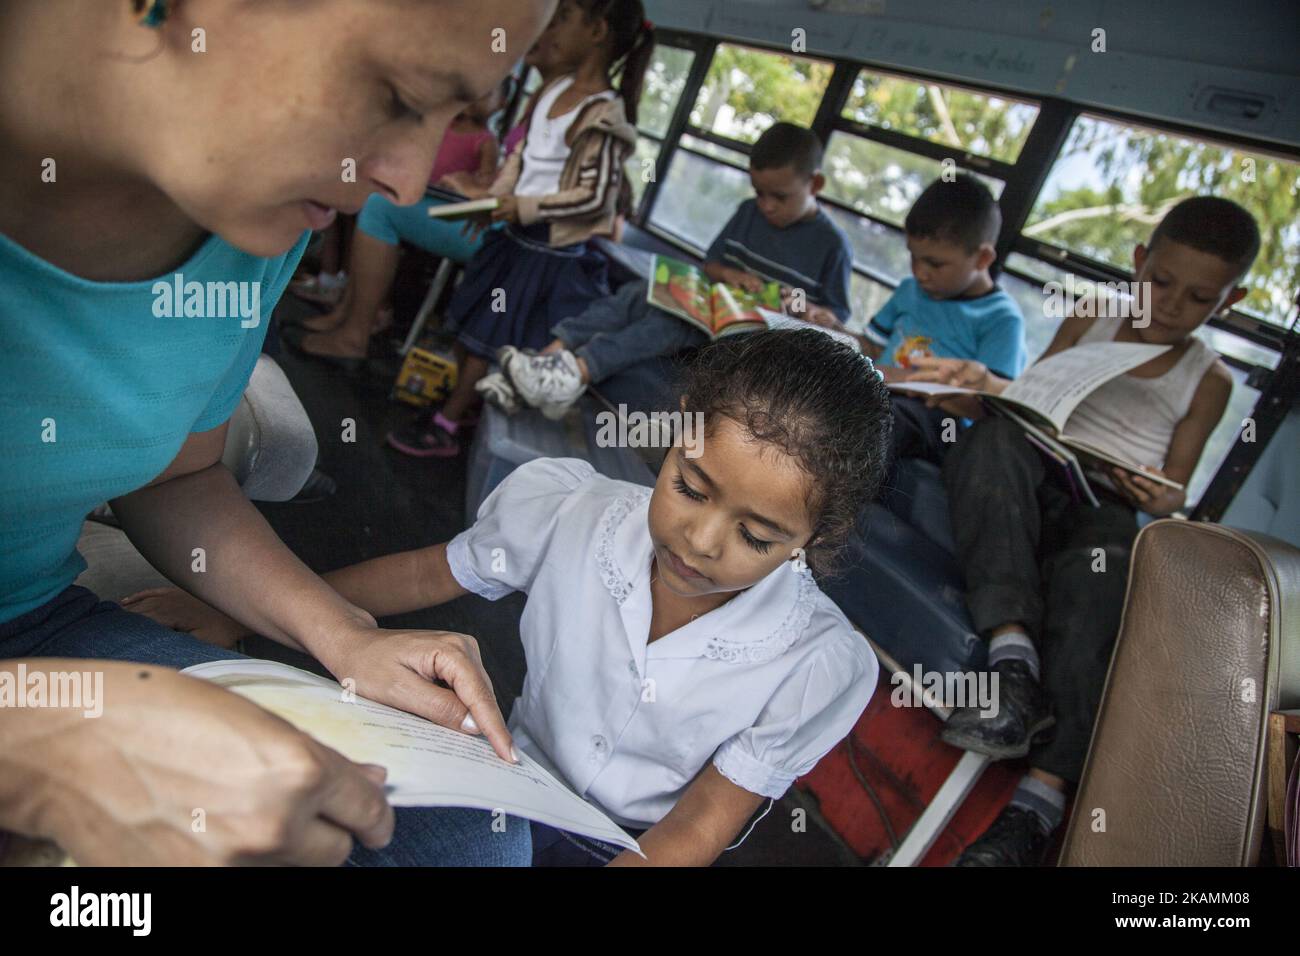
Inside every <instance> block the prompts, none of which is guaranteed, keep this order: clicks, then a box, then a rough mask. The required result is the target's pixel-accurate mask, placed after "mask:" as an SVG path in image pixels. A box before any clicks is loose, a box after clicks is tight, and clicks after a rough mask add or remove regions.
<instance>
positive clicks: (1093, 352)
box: [1001, 342, 1172, 434]
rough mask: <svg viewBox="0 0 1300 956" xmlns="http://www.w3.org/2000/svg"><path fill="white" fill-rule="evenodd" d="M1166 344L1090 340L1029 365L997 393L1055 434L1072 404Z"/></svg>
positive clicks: (1074, 404)
mask: <svg viewBox="0 0 1300 956" xmlns="http://www.w3.org/2000/svg"><path fill="white" fill-rule="evenodd" d="M1170 348H1172V346H1169V345H1142V344H1137V343H1130V342H1090V343H1088V344H1087V345H1076V346H1075V347H1074V348H1069V349H1066V350H1065V351H1063V352H1057V353H1056V354H1055V355H1053V356H1052V357H1050V358H1046V359H1043V360H1042V361H1041V362H1038V363H1036V364H1034V365H1031V366H1029V368H1027V369H1025V371H1024V372H1023V373H1022V374H1021V376H1020V377H1019V378H1018V379H1016V380H1015V381H1014V382H1012V383H1011V384H1010V385H1008V386H1007V387H1006V388H1005V389H1003V391H1002V395H1001V397H1002V398H1004V399H1006V400H1008V401H1012V402H1017V403H1019V404H1021V405H1024V406H1026V407H1028V408H1030V409H1032V410H1033V411H1035V412H1037V413H1038V414H1040V415H1042V416H1043V417H1044V418H1045V419H1046V420H1047V421H1049V422H1051V423H1052V426H1053V427H1054V428H1055V429H1056V431H1057V433H1058V434H1059V433H1060V431H1061V429H1063V428H1064V427H1065V421H1066V419H1068V418H1069V417H1070V413H1071V412H1073V411H1074V409H1075V407H1076V406H1077V405H1078V404H1079V403H1080V402H1082V401H1083V400H1084V399H1085V398H1087V397H1088V396H1089V395H1090V394H1092V392H1093V391H1094V390H1095V389H1097V388H1098V386H1100V385H1103V384H1104V383H1106V382H1108V381H1110V380H1111V379H1112V378H1115V377H1116V376H1117V375H1123V374H1124V373H1125V372H1127V371H1129V370H1130V369H1134V368H1137V367H1138V366H1139V365H1142V364H1143V363H1145V362H1149V361H1151V359H1153V358H1155V357H1156V356H1157V355H1161V354H1163V353H1164V352H1167V351H1168V350H1169V349H1170Z"/></svg>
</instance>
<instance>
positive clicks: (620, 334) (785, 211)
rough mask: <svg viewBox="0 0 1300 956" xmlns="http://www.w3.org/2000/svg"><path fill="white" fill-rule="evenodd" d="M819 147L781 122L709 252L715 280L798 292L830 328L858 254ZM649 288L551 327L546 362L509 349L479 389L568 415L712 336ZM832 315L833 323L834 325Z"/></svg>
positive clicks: (841, 309)
mask: <svg viewBox="0 0 1300 956" xmlns="http://www.w3.org/2000/svg"><path fill="white" fill-rule="evenodd" d="M821 160H822V145H821V141H820V140H818V138H817V135H816V134H815V133H813V132H812V130H809V129H806V128H804V127H801V126H795V125H794V124H792V123H777V124H775V125H774V126H772V127H771V128H770V129H769V130H767V132H765V133H764V134H763V135H762V136H760V137H759V138H758V141H757V142H756V143H755V144H754V148H753V150H752V152H751V155H750V162H749V178H750V181H751V182H752V183H753V186H754V193H755V196H754V198H753V199H747V200H745V201H744V202H743V203H741V204H740V206H739V208H738V209H737V210H736V212H735V214H734V215H733V216H732V217H731V219H730V220H729V221H728V222H727V224H726V225H725V226H723V228H722V231H721V232H720V233H719V234H718V236H717V238H716V239H714V240H713V243H712V245H710V246H709V250H708V252H707V253H706V255H705V263H704V267H703V269H704V273H705V274H706V275H707V276H708V277H709V279H710V280H712V281H714V282H725V283H727V284H729V285H735V286H740V287H741V288H745V289H750V290H755V291H756V290H758V289H760V288H762V286H763V285H764V284H765V283H766V282H777V283H780V284H781V285H782V286H785V287H787V288H789V289H792V290H795V289H797V290H801V291H802V292H803V296H802V298H803V300H804V301H805V302H806V304H807V306H808V310H807V313H806V317H807V318H810V319H812V318H818V320H819V321H821V322H823V323H827V324H829V323H833V322H842V321H845V320H847V319H848V318H849V315H850V313H851V309H850V306H849V280H850V278H851V276H852V250H851V247H850V246H849V240H848V237H847V236H846V235H845V234H844V231H843V230H842V229H841V228H840V227H839V226H838V225H836V224H835V223H834V222H833V221H832V220H831V218H830V216H828V215H827V214H826V213H825V211H824V210H822V209H821V207H820V206H819V205H818V203H817V198H816V197H817V194H818V193H819V192H821V190H822V187H823V186H824V185H825V182H826V180H825V178H824V177H823V176H822V174H821V171H820V168H821ZM646 293H647V288H646V282H645V281H640V282H629V283H627V284H626V285H624V286H622V287H621V288H620V289H619V290H618V291H617V292H616V293H615V294H614V295H612V296H610V297H608V298H606V299H601V300H599V301H598V302H595V303H593V304H592V305H591V306H590V307H589V308H587V309H586V310H585V311H584V312H583V313H582V314H580V315H577V316H574V317H573V318H570V319H565V320H564V321H563V322H560V323H559V324H557V325H556V326H555V328H553V329H552V330H551V333H552V334H553V335H554V336H555V339H554V341H552V342H551V343H550V345H548V346H547V347H546V349H545V350H544V351H543V352H542V353H541V354H540V355H530V354H527V353H525V352H522V351H520V350H518V349H515V348H512V347H509V346H507V347H506V348H503V349H502V350H501V352H500V353H499V354H498V357H497V358H498V361H499V362H500V363H501V372H500V373H498V374H496V375H490V376H488V377H487V378H485V379H483V380H482V381H481V382H480V383H479V385H478V390H479V392H480V393H481V394H482V395H483V397H484V398H485V399H486V400H488V401H490V402H492V403H493V404H494V405H496V406H497V407H499V408H501V409H503V410H505V411H507V412H512V411H515V410H516V409H518V408H519V407H520V405H531V406H533V407H535V408H540V409H541V410H542V412H543V414H546V415H547V416H549V417H552V418H559V417H562V416H563V415H564V413H565V411H566V410H567V409H568V408H569V406H570V405H572V404H573V403H574V402H575V401H577V399H578V396H580V395H581V394H582V392H583V391H584V390H585V389H586V387H587V385H589V384H591V383H592V382H599V381H601V380H603V379H606V378H608V377H610V376H611V375H614V374H615V373H617V372H620V371H622V370H623V369H625V368H628V367H629V366H631V365H634V364H636V363H637V362H640V361H642V360H644V359H647V358H652V357H655V356H660V355H671V354H673V353H675V352H678V351H680V350H681V349H684V348H689V347H692V346H697V345H701V344H703V343H704V342H706V341H708V338H707V336H706V335H705V334H704V333H703V332H701V331H699V330H698V329H696V328H694V327H693V326H691V325H689V324H687V323H686V322H683V321H682V320H681V319H678V318H676V317H675V316H672V315H669V314H668V313H666V312H663V311H661V310H659V309H656V308H654V307H653V306H651V305H650V304H649V303H648V302H647V301H646ZM832 316H833V318H831V317H832Z"/></svg>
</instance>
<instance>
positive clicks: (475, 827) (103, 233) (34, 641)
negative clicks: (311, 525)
mask: <svg viewBox="0 0 1300 956" xmlns="http://www.w3.org/2000/svg"><path fill="white" fill-rule="evenodd" d="M554 5H555V4H554V0H533V2H526V3H520V2H518V0H445V2H442V3H438V4H422V3H404V2H383V3H371V2H359V0H304V2H300V3H292V4H259V3H251V2H228V0H221V2H218V0H111V2H107V0H95V2H81V3H73V2H70V0H69V2H64V3H51V2H49V0H9V2H7V3H5V4H4V5H3V6H2V7H0V89H4V90H5V91H6V94H5V96H4V97H2V98H0V141H3V142H4V149H3V150H0V403H2V404H3V406H4V413H3V416H2V417H0V672H6V671H7V672H8V673H7V674H3V676H4V677H5V678H7V680H8V681H9V682H10V683H11V686H12V682H13V681H16V680H18V679H19V678H20V676H21V678H22V679H24V680H30V679H31V676H32V675H33V674H35V673H38V672H41V671H45V672H50V673H53V672H56V671H57V672H67V671H97V672H102V673H103V675H104V688H103V699H104V701H105V702H106V706H104V708H103V713H102V716H100V717H98V718H97V719H96V722H95V724H94V725H93V726H88V725H87V722H86V721H87V718H85V717H83V716H81V715H80V714H79V713H78V714H77V715H76V716H75V717H72V716H70V712H69V711H67V710H57V709H44V708H0V831H6V830H7V831H12V832H18V833H25V834H28V835H32V836H42V837H48V838H52V839H54V840H56V841H57V842H58V843H59V844H61V845H62V846H63V847H64V848H65V849H67V850H68V851H69V852H70V853H71V854H72V856H73V857H74V859H76V860H78V861H79V862H82V863H87V864H119V863H163V864H176V863H213V862H215V863H227V862H253V861H256V862H291V863H339V862H342V861H343V860H344V859H345V858H346V857H349V854H350V853H351V862H354V863H391V862H410V863H438V862H452V863H483V862H491V863H511V862H520V861H526V860H527V858H528V845H527V837H526V833H527V828H526V827H522V826H521V827H515V828H513V830H514V833H515V834H518V836H515V837H513V838H512V837H510V836H508V835H503V834H500V833H493V829H492V827H490V826H489V823H490V822H491V821H490V819H488V818H487V816H486V815H480V814H477V813H476V812H474V811H461V810H441V811H439V810H400V811H397V813H396V815H395V814H394V812H393V811H392V810H391V808H389V807H388V806H387V803H386V801H385V799H384V795H383V789H382V782H383V771H382V769H381V768H377V767H367V766H362V765H358V764H355V763H352V762H350V761H348V760H346V759H344V758H343V757H342V756H341V755H339V754H337V753H335V752H333V751H330V750H328V749H326V748H324V747H323V746H321V745H320V744H318V743H316V742H315V741H313V740H312V739H311V738H309V737H307V736H306V735H304V734H302V733H299V732H298V731H296V730H294V729H293V728H291V727H290V726H289V725H288V724H285V723H283V722H282V721H280V720H279V719H277V718H274V717H272V716H271V715H269V714H267V713H266V712H264V711H262V710H260V709H259V708H257V707H256V706H254V705H253V704H251V703H249V702H247V701H245V700H243V699H242V698H239V697H237V696H235V695H233V694H231V693H229V692H227V691H224V690H221V689H219V688H216V687H214V686H209V685H206V684H204V683H203V682H201V681H194V680H190V679H187V678H183V677H180V676H179V675H177V674H176V673H175V672H174V671H173V670H170V669H167V668H175V667H184V666H188V665H190V664H194V663H199V662H201V661H204V660H212V659H215V658H220V657H223V656H229V655H228V654H226V653H225V652H222V651H221V650H219V649H217V648H215V647H212V646H209V645H206V644H202V643H200V642H199V641H197V640H195V639H193V638H191V637H189V636H188V635H183V634H177V633H174V632H172V631H168V630H166V629H164V628H162V627H160V626H158V625H156V624H154V623H153V622H151V621H149V620H147V619H146V618H143V617H139V616H137V615H133V614H128V613H126V612H125V611H122V610H121V608H119V607H118V606H117V605H115V604H110V603H106V602H99V601H98V600H97V599H96V598H95V597H94V596H93V595H91V594H90V593H89V592H87V591H85V590H83V589H81V588H78V587H75V586H72V581H73V579H74V578H75V577H76V575H77V573H78V572H79V571H80V570H81V568H82V567H83V564H82V562H81V560H80V558H79V556H78V555H77V554H76V549H75V542H76V539H77V535H78V529H79V528H80V525H81V521H82V518H83V517H84V515H85V514H86V513H87V512H88V511H89V510H91V509H92V508H93V507H94V506H95V505H97V504H99V503H100V502H102V501H105V500H110V501H111V502H112V504H113V508H114V511H115V512H116V514H117V516H118V518H119V519H120V520H121V523H122V526H123V528H124V529H125V530H126V531H127V533H128V534H129V535H130V537H131V540H132V541H133V542H134V543H135V545H136V546H137V547H138V548H139V549H140V551H141V552H143V553H144V554H145V556H146V557H148V558H149V560H150V561H151V562H152V563H153V564H154V565H155V566H157V567H158V568H159V569H160V570H162V571H164V572H165V573H166V574H167V575H168V577H170V578H171V579H172V580H174V581H176V582H178V583H182V584H183V585H184V586H185V587H186V588H187V589H188V590H190V591H192V592H193V593H195V594H197V595H198V596H200V597H202V598H203V599H204V600H206V601H208V602H210V603H211V604H214V605H216V606H218V607H220V608H222V609H223V610H225V611H226V612H227V613H229V614H231V615H232V616H234V617H236V618H238V619H239V620H241V621H243V622H244V623H245V624H247V625H248V626H249V627H251V628H253V629H255V630H256V631H258V632H259V633H262V634H265V635H267V636H268V637H271V638H274V639H276V640H279V641H281V642H282V643H284V644H287V645H289V646H294V647H299V648H301V649H304V650H306V651H307V652H309V653H311V654H312V655H314V656H315V657H317V658H318V659H319V660H320V661H321V662H322V663H324V664H325V665H326V666H327V667H328V668H329V669H330V671H331V672H332V673H333V674H334V675H335V676H336V677H338V678H339V679H340V680H342V679H344V678H351V679H353V680H354V681H355V682H356V684H355V686H356V689H357V691H358V692H359V693H361V694H362V695H364V696H367V697H371V698H375V699H378V700H381V701H383V702H385V703H388V704H391V705H393V706H396V707H400V708H403V709H405V710H409V711H412V712H414V713H419V714H422V715H424V716H427V717H429V718H430V719H433V720H435V721H437V722H438V723H440V724H443V725H444V726H449V727H456V728H459V729H462V730H465V731H466V732H470V733H483V734H485V735H486V736H487V738H488V739H489V740H490V741H491V742H492V745H493V747H494V748H495V749H496V750H497V752H498V753H499V754H501V756H502V757H503V758H504V759H511V751H512V746H511V743H510V738H509V734H508V732H507V730H506V727H505V723H504V721H503V720H502V718H501V714H500V712H499V711H498V709H497V706H496V703H495V701H494V699H493V697H492V692H491V688H490V685H489V683H488V680H487V676H486V674H485V673H484V671H483V668H482V665H481V664H480V662H479V659H478V653H477V649H476V648H475V647H474V645H473V641H472V640H471V639H469V638H466V637H464V636H462V635H456V634H448V633H444V632H436V631H388V630H381V629H379V628H377V626H376V624H375V621H374V619H373V618H372V617H371V616H370V615H368V614H367V613H366V612H365V611H363V610H361V609H359V608H356V607H354V606H352V605H350V604H349V603H348V602H346V601H344V600H343V599H342V598H341V597H339V595H338V594H336V593H335V592H334V591H333V590H331V589H330V588H329V587H328V586H327V585H326V584H325V583H324V582H323V581H321V580H320V578H318V577H317V576H316V575H315V574H313V573H312V572H311V571H310V570H308V569H307V568H306V567H305V566H304V565H303V564H302V563H301V562H300V561H298V560H297V559H296V558H295V557H294V556H293V555H292V554H291V553H290V552H289V550H288V549H287V548H286V547H285V546H284V544H283V543H281V542H280V541H279V539H278V538H277V537H276V536H275V534H274V533H273V532H272V531H271V529H270V527H269V526H268V525H267V524H266V523H265V522H264V521H263V520H262V518H261V517H260V515H259V514H258V512H257V511H256V509H254V508H253V506H252V505H251V504H250V503H249V502H248V500H247V499H246V498H245V497H244V496H243V494H242V493H241V492H240V490H239V487H238V486H237V484H236V483H235V481H234V479H233V477H232V476H231V475H230V473H229V472H228V471H226V470H225V468H224V467H223V466H222V465H221V464H220V455H221V452H222V449H223V447H224V444H225V434H226V425H227V419H228V418H229V416H230V414H231V412H232V411H233V409H234V408H235V406H236V405H237V404H238V402H239V398H240V395H241V394H242V392H243V389H244V387H245V385H246V384H247V381H248V377H249V374H250V373H251V370H252V366H253V363H254V362H255V361H256V358H257V354H258V352H259V350H260V347H261V344H262V339H263V337H264V335H265V332H266V322H267V320H268V318H269V316H270V314H271V310H272V309H273V308H274V306H275V302H276V300H277V299H278V298H279V296H280V293H281V292H282V291H283V289H284V285H285V283H286V282H287V280H288V277H289V275H290V274H292V272H293V268H294V266H295V265H296V263H297V260H298V257H299V256H300V255H301V253H302V249H303V246H304V244H305V240H306V231H307V230H310V229H320V228H324V227H325V226H326V225H328V224H329V222H330V221H331V220H332V218H333V216H334V215H335V210H338V209H342V210H345V211H351V212H355V211H356V210H358V209H360V208H361V206H362V205H363V203H364V202H365V199H366V197H367V196H368V195H369V194H371V193H378V194H380V195H382V196H384V197H385V198H387V199H389V200H391V201H393V202H395V203H398V204H403V205H404V204H408V203H413V202H415V201H417V200H418V199H419V198H420V197H421V196H422V194H423V192H424V180H425V178H426V176H427V174H428V170H429V169H430V167H431V166H432V165H433V159H434V155H435V153H436V151H437V148H438V143H439V140H440V137H441V134H442V130H443V129H444V127H445V126H446V124H447V123H448V122H449V121H450V119H451V118H452V117H453V116H454V115H455V114H456V113H457V112H459V111H460V110H461V109H462V108H463V107H464V106H465V104H466V103H467V102H469V101H470V100H472V99H475V98H477V97H479V96H481V95H483V94H484V93H485V92H487V91H488V90H490V89H492V88H493V87H494V86H495V85H496V84H497V83H499V82H500V80H501V78H502V76H503V75H504V74H505V72H506V70H507V69H509V67H510V65H511V61H510V58H509V57H507V56H502V55H501V54H500V53H498V52H495V51H494V50H493V42H494V32H493V31H494V29H496V28H501V29H502V30H504V31H505V36H506V37H508V38H509V41H510V43H511V44H512V45H513V46H514V47H515V48H517V49H519V50H524V49H527V47H528V45H529V44H530V43H531V42H532V40H533V39H535V38H536V37H537V35H538V34H539V33H540V32H541V30H542V27H543V26H544V24H545V23H546V20H547V18H548V17H549V16H550V14H551V13H552V12H553V8H554ZM197 547H202V548H203V549H204V552H205V558H206V570H205V572H204V573H201V574H199V573H194V572H193V571H192V569H191V561H192V553H193V549H195V548H197ZM55 658H64V659H61V660H55ZM66 658H73V660H67V659H66ZM78 659H80V660H78ZM126 661H133V662H140V663H136V664H127V663H122V662H126ZM141 664H145V665H160V666H154V667H149V666H144V667H142V666H140V665H141ZM435 680H438V681H441V682H443V683H445V684H446V685H447V686H446V687H439V686H437V685H435V684H434V683H433V681H435ZM448 688H450V689H448ZM471 715H472V716H471ZM106 740H111V741H114V742H115V743H116V744H118V746H115V747H110V748H106V747H104V746H103V742H104V741H106ZM36 741H39V746H40V748H41V753H42V756H43V759H42V760H41V761H39V762H33V761H31V760H30V754H31V751H32V748H33V747H34V746H35V742H36ZM37 764H39V765H37ZM73 781H75V784H76V785H75V786H73V785H71V783H72V782H73ZM195 807H203V808H204V811H205V813H206V819H207V827H206V830H205V831H204V832H202V833H195V832H194V830H193V828H192V827H191V823H192V816H191V815H192V812H193V808H195ZM354 838H355V839H356V840H357V841H359V842H360V843H361V844H363V845H364V848H363V849H357V850H355V851H354V850H353V849H352V846H353V839H354ZM385 845H386V846H387V848H386V849H383V850H380V849H379V848H381V847H384V846H385Z"/></svg>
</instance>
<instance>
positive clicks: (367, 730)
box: [182, 660, 644, 856]
mask: <svg viewBox="0 0 1300 956" xmlns="http://www.w3.org/2000/svg"><path fill="white" fill-rule="evenodd" d="M182 673H184V674H188V675H189V676H191V677H199V678H202V679H204V680H207V681H211V682H212V683H214V684H218V685H220V686H222V687H225V688H226V689H227V690H230V691H233V692H234V693H236V694H239V695H240V696H242V697H246V698H248V699H249V700H251V701H253V702H254V703H255V704H258V705H259V706H261V707H263V708H265V709H266V710H269V711H271V712H272V713H273V714H276V715H277V716H280V717H282V718H284V719H285V720H287V721H288V722H289V723H291V724H293V725H294V726H295V727H297V728H298V729H299V730H302V731H305V732H306V733H308V734H310V735H311V736H312V737H314V738H316V739H317V740H319V741H320V742H321V743H323V744H325V745H326V746H327V747H332V748H334V749H335V750H337V751H338V752H339V753H341V754H343V756H345V757H347V758H348V759H349V760H354V761H357V762H359V763H374V764H379V765H380V766H383V767H387V768H388V780H387V786H388V790H389V792H388V800H389V803H391V804H392V805H393V806H395V807H473V808H476V809H479V810H487V811H495V810H500V811H504V812H505V813H509V814H511V815H513V816H517V817H524V818H526V819H529V820H536V821H538V822H539V823H545V824H547V825H549V826H553V827H556V828H558V829H561V830H568V831H570V832H572V833H578V834H582V835H584V836H589V837H594V838H595V839H597V840H603V841H605V842H606V843H612V844H615V845H616V846H621V847H625V848H626V849H629V850H633V851H635V852H636V853H641V849H640V847H639V846H638V845H637V842H636V841H635V840H633V839H632V838H631V837H630V836H628V835H627V833H625V832H624V831H623V829H622V828H621V827H619V826H618V824H616V823H614V821H612V820H610V819H609V818H608V817H607V816H605V814H604V813H602V812H601V811H600V810H598V809H597V808H596V807H594V806H592V805H591V804H589V803H587V802H586V801H585V800H583V799H582V798H581V797H579V796H578V795H577V794H576V793H574V792H573V791H571V790H570V789H569V788H568V787H566V786H565V785H564V784H563V783H561V782H560V781H559V780H557V779H555V777H553V776H552V775H551V774H550V773H548V772H547V771H546V770H545V769H544V768H543V767H541V766H540V765H539V764H538V763H537V762H536V761H535V760H533V759H532V758H530V757H529V756H528V755H527V754H525V753H523V752H520V754H519V763H518V764H510V763H507V762H506V761H504V760H502V759H501V758H500V757H498V756H497V754H496V752H495V751H494V750H493V749H492V745H491V744H489V743H488V742H487V739H486V738H484V737H472V736H469V735H467V734H462V733H457V732H456V731H454V730H447V729H446V728H445V727H439V726H438V725H437V724H434V723H432V722H430V721H428V720H425V719H424V718H423V717H417V716H415V715H414V714H408V713H405V712H403V711H400V710H397V709H395V708H393V707H389V706H387V705H385V704H379V703H375V702H374V701H370V700H366V699H365V698H364V697H357V696H355V695H350V699H349V695H345V693H344V689H343V687H342V686H340V685H339V684H337V683H335V682H334V681H331V680H326V679H325V678H323V677H319V676H317V675H315V674H310V673H308V672H307V671H303V670H299V669H298V668H296V667H290V666H289V665H287V664H279V663H276V662H274V661H259V660H232V661H213V662H210V663H207V664H198V665H195V666H194V667H188V668H186V669H185V670H184V671H182ZM642 855H643V856H644V854H642Z"/></svg>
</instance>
